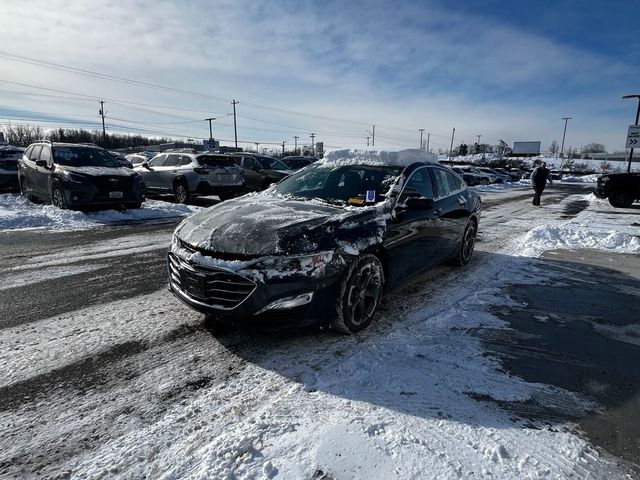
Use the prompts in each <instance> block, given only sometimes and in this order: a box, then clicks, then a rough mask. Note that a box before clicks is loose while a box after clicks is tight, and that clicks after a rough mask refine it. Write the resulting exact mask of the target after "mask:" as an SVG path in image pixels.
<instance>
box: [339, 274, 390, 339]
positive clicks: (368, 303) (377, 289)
mask: <svg viewBox="0 0 640 480" xmlns="http://www.w3.org/2000/svg"><path fill="white" fill-rule="evenodd" d="M382 287H383V276H382V272H381V271H380V268H379V265H377V264H374V263H365V264H364V265H362V266H361V267H360V268H359V270H358V271H357V272H356V274H355V275H354V276H353V279H352V281H351V282H350V285H349V287H348V293H347V309H348V312H349V314H350V317H351V318H350V320H351V322H350V323H351V324H352V325H354V326H356V327H358V326H361V325H363V324H366V323H367V322H369V320H370V319H371V317H372V316H373V314H374V312H375V311H376V308H377V307H378V303H379V302H380V298H381V294H382Z"/></svg>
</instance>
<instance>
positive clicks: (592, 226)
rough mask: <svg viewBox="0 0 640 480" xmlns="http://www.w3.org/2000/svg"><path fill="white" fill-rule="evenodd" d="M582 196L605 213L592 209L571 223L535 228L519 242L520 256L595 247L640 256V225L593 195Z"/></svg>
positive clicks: (517, 251)
mask: <svg viewBox="0 0 640 480" xmlns="http://www.w3.org/2000/svg"><path fill="white" fill-rule="evenodd" d="M582 197H583V201H588V202H590V204H591V205H592V206H597V207H598V209H601V210H599V211H594V210H593V209H590V208H588V209H586V210H584V211H582V212H580V213H579V214H578V215H577V216H576V217H575V218H573V219H571V220H568V221H556V222H551V223H547V224H544V225H540V226H537V227H535V228H534V229H532V230H530V231H529V232H528V233H527V234H526V235H525V236H524V237H523V238H521V239H520V240H518V241H517V242H516V247H515V250H516V253H517V254H518V255H523V256H531V257H537V256H539V255H541V254H542V253H543V252H545V251H547V250H555V249H577V248H594V249H598V250H606V251H610V252H615V253H635V254H640V226H639V225H640V223H638V222H633V220H632V219H631V218H629V215H621V214H620V210H619V209H614V208H613V207H611V206H609V204H608V203H607V202H605V201H602V200H600V199H598V198H596V197H595V195H593V194H590V195H584V196H582ZM616 210H617V211H616ZM631 215H633V213H631ZM639 220H640V219H639Z"/></svg>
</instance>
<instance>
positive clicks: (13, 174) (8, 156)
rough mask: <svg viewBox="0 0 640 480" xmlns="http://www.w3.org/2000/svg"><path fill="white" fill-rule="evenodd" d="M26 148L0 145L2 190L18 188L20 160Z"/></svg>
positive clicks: (0, 185)
mask: <svg viewBox="0 0 640 480" xmlns="http://www.w3.org/2000/svg"><path fill="white" fill-rule="evenodd" d="M23 152H24V148H19V147H14V146H12V145H0V191H2V190H17V189H18V161H19V160H20V158H21V157H22V153H23Z"/></svg>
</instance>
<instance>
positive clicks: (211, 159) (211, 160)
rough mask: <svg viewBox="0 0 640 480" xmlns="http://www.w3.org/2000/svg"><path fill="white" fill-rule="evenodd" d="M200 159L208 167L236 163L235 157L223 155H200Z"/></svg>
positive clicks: (226, 165) (227, 165)
mask: <svg viewBox="0 0 640 480" xmlns="http://www.w3.org/2000/svg"><path fill="white" fill-rule="evenodd" d="M198 161H199V162H200V163H201V164H202V165H206V166H207V167H230V166H231V165H235V162H234V161H233V158H230V157H223V156H221V155H199V156H198Z"/></svg>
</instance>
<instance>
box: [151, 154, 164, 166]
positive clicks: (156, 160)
mask: <svg viewBox="0 0 640 480" xmlns="http://www.w3.org/2000/svg"><path fill="white" fill-rule="evenodd" d="M166 158H167V156H166V155H158V156H157V157H154V158H153V159H151V161H150V162H149V166H150V167H161V166H162V165H163V164H164V161H165V159H166Z"/></svg>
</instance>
